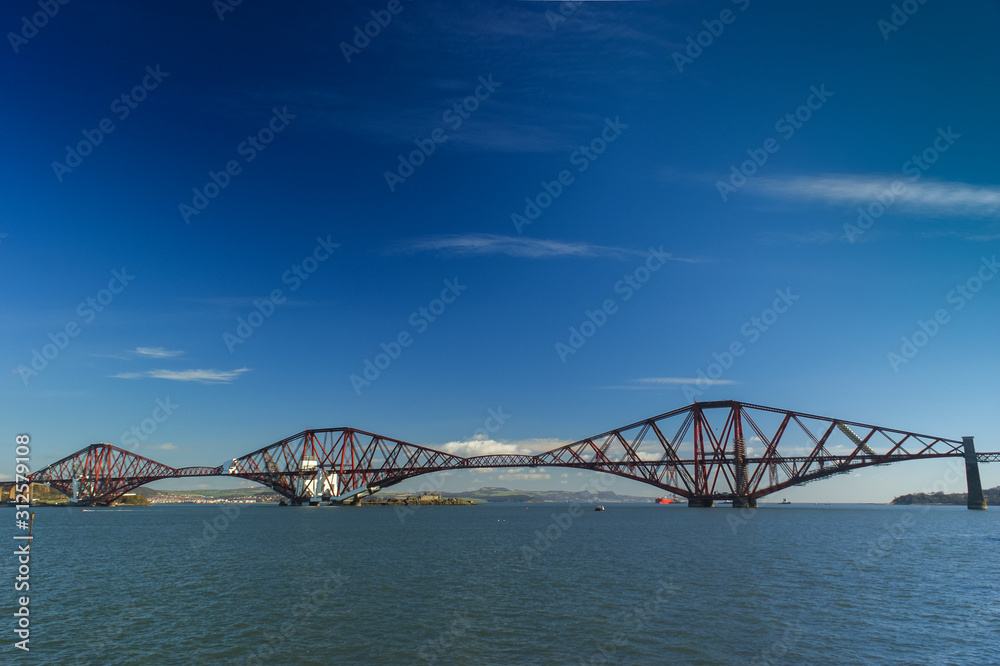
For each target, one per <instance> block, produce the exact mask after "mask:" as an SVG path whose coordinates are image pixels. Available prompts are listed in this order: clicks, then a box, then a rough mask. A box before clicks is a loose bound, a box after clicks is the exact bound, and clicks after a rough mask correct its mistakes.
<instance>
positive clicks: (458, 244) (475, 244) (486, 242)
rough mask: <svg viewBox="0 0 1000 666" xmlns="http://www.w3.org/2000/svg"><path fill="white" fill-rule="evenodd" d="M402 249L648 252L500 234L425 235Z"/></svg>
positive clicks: (534, 255) (539, 254) (547, 254)
mask: <svg viewBox="0 0 1000 666" xmlns="http://www.w3.org/2000/svg"><path fill="white" fill-rule="evenodd" d="M398 249H399V250H401V251H404V252H441V253H445V254H452V255H467V256H470V255H471V256H483V255H495V254H502V255H507V256H509V257H519V258H527V259H543V258H551V257H613V258H616V259H621V258H623V257H626V256H639V255H643V254H645V252H642V251H637V250H628V249H625V248H620V247H608V246H604V245H592V244H590V243H574V242H569V241H558V240H543V239H541V238H527V237H524V236H502V235H498V234H444V235H440V236H425V237H423V238H415V239H412V240H410V241H407V242H405V243H403V244H401V245H400V246H399V247H398Z"/></svg>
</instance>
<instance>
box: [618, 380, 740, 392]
mask: <svg viewBox="0 0 1000 666" xmlns="http://www.w3.org/2000/svg"><path fill="white" fill-rule="evenodd" d="M629 381H630V383H628V384H625V385H618V386H604V387H602V388H605V389H612V390H625V391H643V390H650V389H660V388H664V387H669V386H684V385H689V384H697V385H698V386H727V385H729V384H736V383H737V382H735V381H734V380H732V379H708V378H707V377H642V378H641V379H631V380H629Z"/></svg>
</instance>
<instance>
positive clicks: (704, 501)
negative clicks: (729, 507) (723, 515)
mask: <svg viewBox="0 0 1000 666" xmlns="http://www.w3.org/2000/svg"><path fill="white" fill-rule="evenodd" d="M714 506H715V502H713V501H712V498H711V497H691V498H689V499H688V508H689V509H711V508H713V507H714Z"/></svg>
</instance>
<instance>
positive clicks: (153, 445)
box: [133, 442, 181, 451]
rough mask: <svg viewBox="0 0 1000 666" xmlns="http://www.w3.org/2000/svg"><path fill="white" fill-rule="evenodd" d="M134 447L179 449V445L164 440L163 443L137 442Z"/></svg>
mask: <svg viewBox="0 0 1000 666" xmlns="http://www.w3.org/2000/svg"><path fill="white" fill-rule="evenodd" d="M133 448H136V449H140V448H141V449H157V450H159V451H180V450H181V447H179V446H176V445H174V444H173V443H172V442H164V443H163V444H137V445H136V446H135V447H133Z"/></svg>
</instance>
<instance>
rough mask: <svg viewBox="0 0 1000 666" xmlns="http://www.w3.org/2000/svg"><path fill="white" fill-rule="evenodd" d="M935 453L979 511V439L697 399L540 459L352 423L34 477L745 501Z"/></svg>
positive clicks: (56, 466)
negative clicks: (426, 481) (580, 474)
mask: <svg viewBox="0 0 1000 666" xmlns="http://www.w3.org/2000/svg"><path fill="white" fill-rule="evenodd" d="M936 458H963V459H964V460H965V463H966V469H967V474H968V475H969V484H970V508H972V504H973V495H974V488H973V486H974V485H976V486H978V484H979V474H978V463H979V462H1000V453H980V454H977V453H976V452H975V448H974V445H973V443H972V438H971V437H969V438H964V440H955V439H948V438H944V437H934V436H931V435H923V434H918V433H913V432H907V431H903V430H897V429H893V428H884V427H880V426H874V425H867V424H863V423H857V422H853V421H845V420H841V419H834V418H829V417H824V416H816V415H811V414H805V413H802V412H794V411H790V410H782V409H775V408H772V407H762V406H760V405H751V404H747V403H741V402H736V401H732V400H727V401H719V402H702V403H694V404H693V405H688V406H686V407H682V408H680V409H676V410H673V411H671V412H667V413H665V414H661V415H659V416H654V417H652V418H649V419H646V420H643V421H638V422H636V423H632V424H629V425H627V426H624V427H621V428H617V429H615V430H610V431H608V432H605V433H602V434H600V435H596V436H594V437H588V438H586V439H582V440H579V441H576V442H573V443H571V444H567V445H565V446H561V447H559V448H556V449H553V450H551V451H546V452H544V453H539V454H536V455H510V454H495V455H485V456H477V457H470V458H464V457H461V456H457V455H453V454H450V453H445V452H443V451H437V450H434V449H431V448H427V447H424V446H419V445H416V444H410V443H408V442H404V441H401V440H396V439H391V438H388V437H383V436H381V435H376V434H374V433H370V432H365V431H363V430H357V429H354V428H328V429H321V430H305V431H302V432H300V433H298V434H297V435H294V436H292V437H289V438H286V439H283V440H281V441H279V442H275V443H274V444H271V445H269V446H266V447H263V448H261V449H258V450H256V451H254V452H252V453H249V454H246V455H244V456H242V457H240V458H234V459H232V461H231V462H228V463H226V464H223V465H220V466H218V467H184V468H172V467H168V466H166V465H163V464H161V463H158V462H156V461H154V460H150V459H149V458H145V457H143V456H139V455H136V454H134V453H131V452H128V451H125V450H123V449H120V448H118V447H115V446H112V445H110V444H93V445H91V446H88V447H87V448H85V449H83V450H81V451H79V452H77V453H75V454H73V455H71V456H67V457H66V458H63V459H62V460H60V461H58V462H56V463H53V464H52V465H49V466H48V467H46V468H44V469H42V470H39V471H37V472H35V473H34V474H33V475H32V476H31V479H32V481H34V482H37V483H45V484H48V485H51V486H53V487H55V488H57V489H59V490H60V491H62V492H64V493H66V494H67V495H69V496H70V497H71V498H72V499H73V501H75V502H77V503H81V504H108V503H112V502H114V501H116V500H117V499H118V498H120V497H121V496H122V495H123V494H124V493H126V492H128V491H130V490H132V489H134V488H137V487H139V486H142V485H145V484H147V483H150V482H152V481H157V480H161V479H167V478H179V477H192V476H226V475H228V476H233V477H238V478H244V479H248V480H251V481H255V482H257V483H260V484H262V485H265V486H268V487H269V488H272V489H273V490H274V491H276V492H278V493H280V494H281V495H283V496H284V497H286V498H287V499H288V500H289V501H290V502H291V503H292V504H301V503H309V502H312V503H314V502H318V501H339V502H351V501H353V502H357V501H359V500H360V498H361V497H363V496H365V495H369V494H372V493H375V492H378V491H379V490H380V489H383V488H387V487H389V486H392V485H395V484H397V483H399V482H400V481H403V480H406V479H409V478H413V477H415V476H419V475H421V474H427V473H431V472H439V471H445V470H462V469H476V468H500V467H521V468H539V467H565V468H576V469H582V470H591V471H595V472H605V473H609V474H615V475H617V476H621V477H624V478H628V479H632V480H635V481H639V482H642V483H646V484H648V485H652V486H655V487H657V488H659V489H661V490H663V491H666V492H670V493H674V494H676V495H678V496H680V497H684V498H686V499H687V500H688V502H689V504H690V505H691V506H712V505H713V503H714V502H716V501H720V500H722V501H731V502H732V503H733V506H744V507H745V506H756V504H757V500H758V499H760V498H762V497H765V496H767V495H769V494H771V493H775V492H778V491H780V490H783V489H785V488H788V487H791V486H795V485H800V484H803V483H808V482H811V481H815V480H818V479H822V478H825V477H828V476H833V475H836V474H844V473H847V472H850V471H852V470H856V469H860V468H863V467H871V466H875V465H886V464H890V463H896V462H902V461H908V460H924V459H936ZM970 464H971V467H970ZM973 470H974V472H975V474H974V476H975V480H974V481H975V483H973V479H972V471H973ZM978 495H979V497H981V496H982V489H981V487H980V488H979V489H978ZM983 507H985V504H983ZM977 508H979V507H977Z"/></svg>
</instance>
